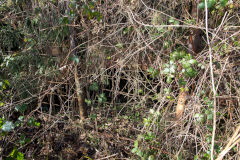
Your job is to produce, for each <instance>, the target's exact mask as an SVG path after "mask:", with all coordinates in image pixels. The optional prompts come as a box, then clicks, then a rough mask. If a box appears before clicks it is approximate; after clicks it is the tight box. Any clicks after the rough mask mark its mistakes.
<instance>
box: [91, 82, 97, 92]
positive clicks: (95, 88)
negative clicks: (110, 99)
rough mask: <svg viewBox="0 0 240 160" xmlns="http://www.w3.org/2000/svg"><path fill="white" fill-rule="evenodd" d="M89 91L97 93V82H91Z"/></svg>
mask: <svg viewBox="0 0 240 160" xmlns="http://www.w3.org/2000/svg"><path fill="white" fill-rule="evenodd" d="M89 90H90V91H98V84H97V82H93V84H92V85H91V86H90V87H89Z"/></svg>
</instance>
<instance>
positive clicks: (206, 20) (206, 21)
mask: <svg viewBox="0 0 240 160" xmlns="http://www.w3.org/2000/svg"><path fill="white" fill-rule="evenodd" d="M205 28H206V35H207V43H208V47H209V60H210V62H209V63H210V64H209V66H210V73H211V81H212V90H213V98H214V105H213V131H212V146H211V160H213V154H214V140H215V132H216V90H215V85H214V77H213V63H212V48H211V44H210V40H209V35H208V9H207V0H205Z"/></svg>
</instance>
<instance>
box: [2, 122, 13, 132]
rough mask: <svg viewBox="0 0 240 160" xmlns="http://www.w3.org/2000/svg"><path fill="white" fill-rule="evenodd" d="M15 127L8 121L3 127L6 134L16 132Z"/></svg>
mask: <svg viewBox="0 0 240 160" xmlns="http://www.w3.org/2000/svg"><path fill="white" fill-rule="evenodd" d="M14 128H15V126H14V124H13V123H12V122H11V121H6V122H5V123H4V124H3V126H2V130H3V131H4V132H10V131H12V130H14Z"/></svg>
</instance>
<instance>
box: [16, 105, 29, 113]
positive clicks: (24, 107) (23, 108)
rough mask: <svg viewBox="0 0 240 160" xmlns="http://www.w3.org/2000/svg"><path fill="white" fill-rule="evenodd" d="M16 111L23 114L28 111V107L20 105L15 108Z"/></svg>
mask: <svg viewBox="0 0 240 160" xmlns="http://www.w3.org/2000/svg"><path fill="white" fill-rule="evenodd" d="M15 110H16V111H17V112H20V113H22V114H23V113H24V112H25V111H26V110H27V106H26V105H25V104H23V105H18V106H16V107H15Z"/></svg>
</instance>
